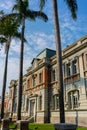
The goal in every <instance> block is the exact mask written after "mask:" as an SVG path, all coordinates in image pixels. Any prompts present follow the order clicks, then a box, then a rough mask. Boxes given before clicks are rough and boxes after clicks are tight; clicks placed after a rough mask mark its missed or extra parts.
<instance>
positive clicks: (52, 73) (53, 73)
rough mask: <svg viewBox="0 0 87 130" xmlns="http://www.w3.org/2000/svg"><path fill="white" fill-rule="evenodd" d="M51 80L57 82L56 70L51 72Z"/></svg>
mask: <svg viewBox="0 0 87 130" xmlns="http://www.w3.org/2000/svg"><path fill="white" fill-rule="evenodd" d="M51 80H52V82H53V81H55V80H56V73H55V70H52V72H51Z"/></svg>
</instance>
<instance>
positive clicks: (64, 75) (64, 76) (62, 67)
mask: <svg viewBox="0 0 87 130" xmlns="http://www.w3.org/2000/svg"><path fill="white" fill-rule="evenodd" d="M62 68H63V69H62V70H63V77H65V70H66V69H65V64H63V66H62Z"/></svg>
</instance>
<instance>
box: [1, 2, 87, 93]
mask: <svg viewBox="0 0 87 130" xmlns="http://www.w3.org/2000/svg"><path fill="white" fill-rule="evenodd" d="M38 1H39V0H33V1H32V0H30V8H31V9H34V10H37V9H38V7H39V6H38V5H39V3H38ZM58 2H59V3H58V7H59V21H60V31H61V43H62V48H65V47H66V46H67V45H69V44H72V43H73V42H75V41H76V40H78V39H79V38H81V37H82V36H84V35H86V34H87V15H86V14H87V8H86V5H87V0H84V1H83V0H77V2H78V11H77V20H76V21H73V19H72V18H71V14H70V12H69V10H68V8H67V6H66V3H65V2H64V0H58ZM14 3H15V0H8V1H7V0H3V1H2V0H0V9H1V10H4V11H5V12H10V11H11V8H12V6H13V4H14ZM44 12H45V13H46V14H47V16H48V18H49V20H48V22H47V23H45V22H43V21H42V20H41V19H37V20H36V21H35V22H32V21H26V29H25V37H26V39H27V41H28V43H27V44H25V48H24V73H26V69H27V68H28V67H29V66H30V65H31V61H32V59H33V58H34V57H35V56H36V55H37V54H38V53H40V52H41V51H42V50H43V49H44V48H50V49H54V50H55V38H54V23H53V8H52V0H47V3H46V6H45V8H44ZM19 51H20V41H15V40H12V43H11V47H10V52H9V61H8V75H7V88H8V87H9V84H10V81H11V80H12V79H18V73H19ZM4 62H5V54H4V47H3V48H2V50H1V51H0V68H1V69H0V92H1V90H2V79H3V71H4ZM7 90H8V89H7Z"/></svg>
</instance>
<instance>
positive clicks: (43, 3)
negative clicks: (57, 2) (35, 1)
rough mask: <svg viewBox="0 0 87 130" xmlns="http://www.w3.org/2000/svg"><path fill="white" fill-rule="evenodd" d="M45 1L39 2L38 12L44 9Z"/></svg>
mask: <svg viewBox="0 0 87 130" xmlns="http://www.w3.org/2000/svg"><path fill="white" fill-rule="evenodd" d="M46 1H47V0H40V10H42V9H43V7H44V5H45V2H46Z"/></svg>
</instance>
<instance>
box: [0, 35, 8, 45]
mask: <svg viewBox="0 0 87 130" xmlns="http://www.w3.org/2000/svg"><path fill="white" fill-rule="evenodd" d="M6 41H7V39H6V38H5V37H3V36H0V44H3V43H5V42H6Z"/></svg>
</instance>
